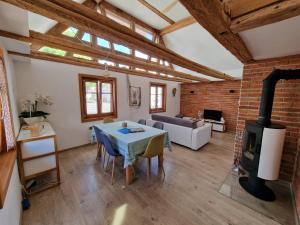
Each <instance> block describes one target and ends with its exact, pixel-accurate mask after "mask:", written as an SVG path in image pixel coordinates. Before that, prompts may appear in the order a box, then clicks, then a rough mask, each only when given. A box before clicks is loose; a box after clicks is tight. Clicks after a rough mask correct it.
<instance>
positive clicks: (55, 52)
mask: <svg viewBox="0 0 300 225" xmlns="http://www.w3.org/2000/svg"><path fill="white" fill-rule="evenodd" d="M39 51H40V52H43V53H47V54H52V55H58V56H66V53H67V52H66V51H64V50H61V49H56V48H51V47H48V46H43V47H41V48H40V49H39ZM72 56H73V57H74V58H77V59H81V60H87V61H92V60H93V58H92V57H90V56H86V55H81V54H78V53H74V54H72ZM97 62H98V63H99V64H101V65H107V66H117V65H118V67H119V68H123V69H128V70H129V69H130V66H128V65H125V64H117V63H115V62H113V61H109V60H104V59H98V60H97ZM134 69H135V70H136V71H139V72H147V73H150V74H154V75H159V76H164V77H170V78H172V77H174V76H172V75H167V74H164V73H158V72H156V71H152V70H145V69H142V68H137V67H136V68H134Z"/></svg>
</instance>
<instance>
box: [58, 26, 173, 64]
mask: <svg viewBox="0 0 300 225" xmlns="http://www.w3.org/2000/svg"><path fill="white" fill-rule="evenodd" d="M142 28H143V27H140V28H138V29H140V31H141V32H146V31H144V30H142ZM76 33H78V29H76V28H74V27H69V28H68V29H66V30H65V31H64V32H63V33H62V34H63V35H66V36H69V37H75V35H76ZM81 40H82V41H85V42H91V41H92V35H91V34H90V33H87V32H85V33H84V34H83V36H82V38H81ZM96 43H97V45H98V46H100V47H102V48H107V49H111V48H112V46H111V43H110V42H109V41H108V40H106V39H104V38H101V37H97V38H96ZM113 48H114V50H115V51H117V52H119V53H123V54H126V55H131V54H132V50H131V49H130V48H128V47H126V46H124V45H121V44H117V43H113ZM134 56H135V57H137V58H139V59H143V60H149V55H147V54H145V53H143V52H141V51H138V50H135V51H134ZM150 61H151V62H154V63H157V62H158V61H159V63H160V65H164V66H166V67H169V66H170V64H169V63H168V62H167V61H163V60H158V59H157V58H155V57H150Z"/></svg>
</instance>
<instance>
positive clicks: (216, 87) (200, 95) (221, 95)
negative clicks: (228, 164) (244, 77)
mask: <svg viewBox="0 0 300 225" xmlns="http://www.w3.org/2000/svg"><path fill="white" fill-rule="evenodd" d="M240 87H241V82H240V81H221V82H211V83H196V84H182V85H181V98H180V101H181V104H180V111H181V113H182V114H184V115H187V116H193V117H195V116H197V115H198V112H199V111H203V109H215V110H221V111H222V112H223V117H224V118H225V121H226V124H225V125H226V129H227V130H228V131H230V132H235V129H236V118H237V112H238V101H239V96H240ZM230 90H233V93H230V92H229V91H230Z"/></svg>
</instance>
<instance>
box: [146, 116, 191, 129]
mask: <svg viewBox="0 0 300 225" xmlns="http://www.w3.org/2000/svg"><path fill="white" fill-rule="evenodd" d="M152 120H156V121H160V122H165V123H171V124H175V125H179V126H183V127H189V128H193V129H195V128H197V121H191V120H184V119H181V118H177V117H170V116H161V115H152Z"/></svg>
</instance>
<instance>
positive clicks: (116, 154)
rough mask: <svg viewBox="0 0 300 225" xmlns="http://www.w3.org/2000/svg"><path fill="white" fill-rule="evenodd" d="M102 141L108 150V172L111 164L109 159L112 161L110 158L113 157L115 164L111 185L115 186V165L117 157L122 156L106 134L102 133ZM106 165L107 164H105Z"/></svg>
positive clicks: (113, 165)
mask: <svg viewBox="0 0 300 225" xmlns="http://www.w3.org/2000/svg"><path fill="white" fill-rule="evenodd" d="M101 138H102V141H103V145H104V148H105V150H106V152H107V153H108V159H107V163H106V168H105V169H106V170H107V166H108V163H109V159H110V156H113V157H114V158H113V164H112V170H111V184H113V182H114V174H115V164H116V157H119V156H122V155H121V154H120V153H119V151H118V150H117V149H115V148H114V147H113V146H112V144H111V142H110V140H109V138H108V137H107V136H106V135H105V134H104V133H102V136H101ZM104 164H105V162H104Z"/></svg>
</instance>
